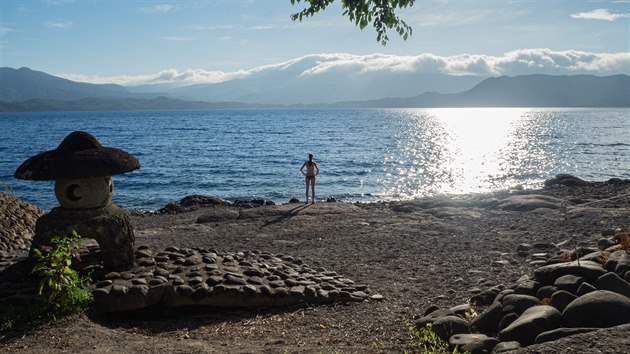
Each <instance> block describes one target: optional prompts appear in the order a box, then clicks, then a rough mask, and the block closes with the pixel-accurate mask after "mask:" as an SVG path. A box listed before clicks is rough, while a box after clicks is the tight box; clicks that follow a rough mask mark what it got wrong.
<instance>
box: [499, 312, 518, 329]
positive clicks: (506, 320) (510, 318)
mask: <svg viewBox="0 0 630 354" xmlns="http://www.w3.org/2000/svg"><path fill="white" fill-rule="evenodd" d="M517 319H518V315H517V314H515V313H514V312H510V313H508V314H507V315H505V316H503V318H502V319H501V321H500V322H499V327H498V328H497V331H498V332H501V331H502V330H504V329H506V328H508V326H509V325H511V324H512V322H514V321H516V320H517Z"/></svg>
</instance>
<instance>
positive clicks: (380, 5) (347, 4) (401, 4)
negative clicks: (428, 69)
mask: <svg viewBox="0 0 630 354" xmlns="http://www.w3.org/2000/svg"><path fill="white" fill-rule="evenodd" d="M334 1H335V0H291V5H294V6H295V4H296V3H301V2H302V3H305V4H308V5H306V8H304V9H303V10H302V11H300V12H298V13H294V14H292V15H291V19H292V20H293V21H300V22H301V21H302V19H303V18H305V17H311V16H314V15H315V14H316V13H318V12H320V11H323V10H324V9H326V7H327V6H328V5H330V4H332V3H333V2H334ZM414 1H415V0H341V7H342V8H343V15H344V16H348V19H349V20H350V21H352V22H354V24H355V25H357V26H359V28H360V29H364V28H365V27H367V26H368V24H370V23H371V24H372V26H373V27H374V30H375V31H376V40H377V41H379V42H381V44H383V45H386V44H387V41H388V40H389V37H387V30H388V29H390V30H391V29H393V30H394V31H396V32H397V33H398V34H399V35H400V36H401V37H402V38H403V39H404V40H407V37H408V36H410V35H411V33H412V28H411V27H410V26H409V25H407V24H406V23H405V21H403V20H401V19H400V18H399V17H398V16H397V15H396V12H395V11H396V9H402V8H406V7H408V6H412V5H413V3H414Z"/></svg>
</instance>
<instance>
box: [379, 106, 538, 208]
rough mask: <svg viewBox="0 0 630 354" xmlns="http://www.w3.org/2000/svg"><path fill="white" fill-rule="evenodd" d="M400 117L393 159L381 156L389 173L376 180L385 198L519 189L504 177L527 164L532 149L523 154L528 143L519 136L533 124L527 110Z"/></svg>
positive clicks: (438, 112) (422, 112)
mask: <svg viewBox="0 0 630 354" xmlns="http://www.w3.org/2000/svg"><path fill="white" fill-rule="evenodd" d="M399 112H400V114H402V115H406V116H407V122H406V124H407V126H406V127H405V129H402V130H401V131H400V136H398V139H397V140H398V146H397V150H398V154H396V153H392V154H391V156H390V155H386V158H385V161H384V164H385V165H391V166H392V167H391V168H390V169H391V170H390V171H388V173H387V175H386V176H387V177H386V178H384V179H383V180H381V182H382V183H383V184H384V185H385V190H386V194H388V195H389V196H390V197H392V198H415V197H421V196H426V195H435V194H442V193H446V194H463V193H478V192H487V191H492V190H497V189H508V188H513V187H516V186H519V185H523V181H522V180H519V179H517V178H509V175H510V174H512V173H514V172H516V170H522V168H521V166H520V165H522V164H523V162H525V161H528V160H529V159H530V158H532V156H529V154H532V153H533V151H531V148H528V149H529V150H527V149H525V150H522V149H524V146H523V144H526V143H527V141H526V140H523V135H524V134H525V135H526V132H527V130H528V129H530V128H531V125H532V124H535V122H534V120H532V119H531V118H532V117H531V116H530V115H528V110H527V109H523V108H501V109H497V108H439V109H429V110H405V111H399ZM401 152H402V153H401ZM523 153H525V154H528V156H523V155H522V154H523ZM401 156H402V158H401ZM506 177H507V178H506ZM514 177H516V176H514ZM537 182H538V181H537Z"/></svg>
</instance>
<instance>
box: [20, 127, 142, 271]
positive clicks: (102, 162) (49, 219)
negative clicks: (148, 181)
mask: <svg viewBox="0 0 630 354" xmlns="http://www.w3.org/2000/svg"><path fill="white" fill-rule="evenodd" d="M138 168H140V162H139V161H138V159H136V158H135V157H133V156H132V155H130V154H129V153H127V152H125V151H123V150H121V149H116V148H110V147H104V146H102V145H101V144H100V143H99V142H98V140H96V138H95V137H93V136H92V135H90V134H88V133H86V132H81V131H76V132H73V133H71V134H70V135H68V136H67V137H66V138H65V139H64V140H63V141H62V142H61V144H59V146H58V147H57V148H56V149H55V150H51V151H46V152H43V153H40V154H38V155H35V156H33V157H31V158H29V159H28V160H26V161H24V163H22V165H20V167H18V169H17V170H16V171H15V174H14V176H15V178H19V179H27V180H40V181H41V180H54V181H55V196H56V197H57V200H58V201H59V204H60V206H59V207H56V208H53V209H52V210H51V211H50V213H48V214H46V215H44V216H42V217H40V218H39V219H38V220H37V224H36V226H35V235H34V237H33V242H32V244H31V254H32V250H33V249H35V248H38V247H41V246H43V245H49V244H50V241H51V239H52V238H53V237H56V236H65V235H70V234H71V233H72V230H76V231H77V233H78V234H79V235H81V236H82V237H84V238H92V239H94V240H96V242H98V244H99V246H100V248H101V255H102V259H103V265H104V267H105V268H107V269H119V270H122V269H129V268H130V267H132V266H133V262H134V252H133V244H134V234H133V229H132V227H131V219H130V217H129V214H128V213H127V212H126V211H125V210H124V209H122V208H120V207H118V206H116V205H115V204H113V203H112V193H113V191H114V184H113V180H112V175H115V174H121V173H125V172H129V171H133V170H136V169H138Z"/></svg>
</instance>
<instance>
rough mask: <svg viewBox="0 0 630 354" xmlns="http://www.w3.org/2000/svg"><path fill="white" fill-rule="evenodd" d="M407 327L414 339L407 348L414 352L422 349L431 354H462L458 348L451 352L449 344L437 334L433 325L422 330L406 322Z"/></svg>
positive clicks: (427, 325)
mask: <svg viewBox="0 0 630 354" xmlns="http://www.w3.org/2000/svg"><path fill="white" fill-rule="evenodd" d="M405 325H406V326H407V330H409V333H410V334H411V336H412V337H413V341H412V342H411V343H408V344H407V348H409V349H411V350H413V351H416V350H419V349H422V352H423V353H430V354H438V353H452V354H462V353H461V352H460V351H459V349H458V348H457V347H455V348H454V349H453V350H451V349H450V347H449V345H448V343H447V342H446V341H444V340H443V339H442V338H440V337H439V336H438V335H437V333H435V331H434V330H433V325H432V324H431V323H427V324H426V326H424V327H422V328H417V327H416V325H415V324H413V323H412V322H410V321H405ZM404 353H409V351H407V350H404Z"/></svg>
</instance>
